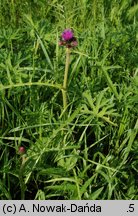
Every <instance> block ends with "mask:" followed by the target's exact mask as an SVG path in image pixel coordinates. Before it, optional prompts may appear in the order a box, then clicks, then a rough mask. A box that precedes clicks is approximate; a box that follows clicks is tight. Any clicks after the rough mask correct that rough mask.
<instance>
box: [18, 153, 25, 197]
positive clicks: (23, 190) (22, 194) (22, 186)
mask: <svg viewBox="0 0 138 216" xmlns="http://www.w3.org/2000/svg"><path fill="white" fill-rule="evenodd" d="M25 162H26V158H25V156H24V155H23V156H22V164H21V167H20V172H19V181H20V188H21V200H24V199H25V188H26V187H25V182H24V179H23V171H24V165H25Z"/></svg>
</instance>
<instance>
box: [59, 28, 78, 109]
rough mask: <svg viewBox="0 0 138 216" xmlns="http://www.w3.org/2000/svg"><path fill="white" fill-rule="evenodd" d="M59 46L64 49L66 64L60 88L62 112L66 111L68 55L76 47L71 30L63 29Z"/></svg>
mask: <svg viewBox="0 0 138 216" xmlns="http://www.w3.org/2000/svg"><path fill="white" fill-rule="evenodd" d="M59 45H60V46H65V47H66V63H65V72H64V80H63V87H62V97H63V109H64V111H65V110H66V109H67V104H68V102H67V84H68V71H69V64H70V53H71V48H73V47H76V46H77V45H78V43H77V40H76V38H75V37H74V33H73V31H72V30H71V29H65V30H64V31H63V33H62V34H61V38H60V41H59Z"/></svg>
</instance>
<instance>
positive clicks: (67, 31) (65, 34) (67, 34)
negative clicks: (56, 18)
mask: <svg viewBox="0 0 138 216" xmlns="http://www.w3.org/2000/svg"><path fill="white" fill-rule="evenodd" d="M61 37H62V40H64V41H69V40H71V39H72V38H73V37H74V34H73V32H72V30H71V29H65V30H64V31H63V33H62V35H61Z"/></svg>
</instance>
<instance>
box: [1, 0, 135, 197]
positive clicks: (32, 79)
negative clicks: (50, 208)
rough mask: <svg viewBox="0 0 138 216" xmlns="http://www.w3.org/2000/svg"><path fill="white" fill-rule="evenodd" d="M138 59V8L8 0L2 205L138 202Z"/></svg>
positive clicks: (117, 1) (106, 1)
mask: <svg viewBox="0 0 138 216" xmlns="http://www.w3.org/2000/svg"><path fill="white" fill-rule="evenodd" d="M65 28H72V29H73V30H74V32H75V36H76V37H77V40H78V47H77V48H75V49H74V50H72V54H71V65H70V71H69V82H68V101H69V106H68V114H67V116H66V118H65V117H64V116H63V107H62V96H61V89H60V88H61V85H62V81H63V74H64V66H65V50H64V48H61V47H59V46H58V40H59V36H60V34H61V32H62V31H63V30H64V29H65ZM137 51H138V4H137V1H134V0H112V1H110V0H79V1H76V0H70V1H67V0H66V1H65V0H60V1H59V0H39V1H36V0H31V1H30V0H24V1H20V0H16V1H15V0H3V1H2V0H0V164H1V166H0V199H39V200H40V199H138V188H137V185H138V135H137V132H138V52H137ZM20 146H24V147H25V148H26V154H25V155H24V156H23V157H25V158H23V157H22V156H20V155H19V154H18V149H19V147H20Z"/></svg>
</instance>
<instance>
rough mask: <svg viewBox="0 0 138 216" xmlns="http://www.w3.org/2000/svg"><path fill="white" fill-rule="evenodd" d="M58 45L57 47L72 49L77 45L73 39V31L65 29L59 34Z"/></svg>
mask: <svg viewBox="0 0 138 216" xmlns="http://www.w3.org/2000/svg"><path fill="white" fill-rule="evenodd" d="M58 44H59V46H66V47H67V48H73V47H76V46H77V45H78V42H77V40H76V38H75V37H74V33H73V31H72V30H71V29H65V30H64V31H63V33H62V34H61V38H60V41H59V43H58Z"/></svg>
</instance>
